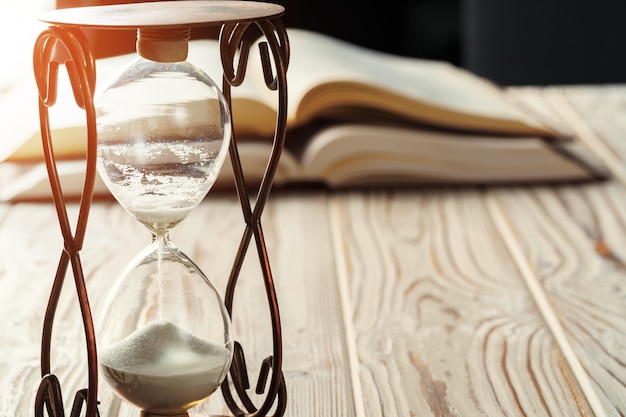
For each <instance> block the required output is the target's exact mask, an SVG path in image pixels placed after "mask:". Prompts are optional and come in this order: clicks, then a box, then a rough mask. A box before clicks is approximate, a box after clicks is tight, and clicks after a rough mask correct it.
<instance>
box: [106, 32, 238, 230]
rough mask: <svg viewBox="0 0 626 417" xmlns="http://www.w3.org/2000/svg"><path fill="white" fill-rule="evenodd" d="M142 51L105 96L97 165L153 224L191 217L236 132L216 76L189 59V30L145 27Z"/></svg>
mask: <svg viewBox="0 0 626 417" xmlns="http://www.w3.org/2000/svg"><path fill="white" fill-rule="evenodd" d="M138 34H139V35H138V40H137V49H138V52H139V53H140V56H139V57H138V58H137V60H136V61H135V62H133V63H132V64H131V65H130V66H129V67H127V68H125V69H124V70H123V71H122V72H121V74H119V75H117V76H116V77H115V78H114V79H113V81H111V82H110V83H109V85H108V86H107V87H106V88H105V89H104V90H103V91H102V93H100V94H98V96H97V97H96V100H95V105H96V112H97V131H98V156H99V164H98V168H99V171H100V174H101V177H102V178H103V180H104V182H105V183H106V184H107V186H108V187H109V189H110V190H111V192H112V194H113V195H114V196H115V198H116V199H117V200H118V201H119V202H120V204H122V206H124V208H126V210H127V211H128V212H130V213H131V214H132V215H133V216H135V217H136V218H137V220H139V221H140V222H142V223H143V224H145V225H146V226H147V227H148V228H150V229H151V230H166V229H168V228H171V227H173V226H174V225H175V224H177V223H178V222H180V221H181V220H182V219H184V218H185V217H186V216H187V215H188V214H189V212H190V211H191V210H192V209H193V208H194V207H195V206H196V205H197V204H198V203H199V202H200V201H201V200H202V198H203V197H204V196H205V195H206V193H207V192H208V190H209V189H210V188H211V186H212V185H213V183H214V182H215V180H216V178H217V175H218V172H219V170H220V168H221V166H222V164H223V162H224V158H225V156H226V153H227V152H226V151H227V147H228V143H229V141H230V135H231V122H230V113H229V111H228V106H227V103H226V101H225V99H224V96H223V95H222V93H221V92H220V91H219V89H218V87H217V86H216V84H215V83H214V82H213V80H212V79H211V78H210V77H209V76H208V75H206V74H205V73H204V72H202V71H201V70H200V69H198V68H197V67H195V66H193V65H191V64H190V63H188V62H187V61H185V59H186V57H187V42H188V40H187V39H188V37H189V29H178V28H174V29H140V30H139V31H138Z"/></svg>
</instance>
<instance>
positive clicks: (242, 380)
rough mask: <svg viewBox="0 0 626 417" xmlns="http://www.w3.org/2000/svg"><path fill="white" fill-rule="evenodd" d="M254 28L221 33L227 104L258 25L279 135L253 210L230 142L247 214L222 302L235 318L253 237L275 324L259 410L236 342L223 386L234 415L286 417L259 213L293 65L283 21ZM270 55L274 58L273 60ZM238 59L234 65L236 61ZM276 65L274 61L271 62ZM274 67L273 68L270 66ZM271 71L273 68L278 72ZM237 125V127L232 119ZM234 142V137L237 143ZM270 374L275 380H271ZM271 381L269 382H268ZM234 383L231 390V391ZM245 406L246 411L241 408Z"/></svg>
mask: <svg viewBox="0 0 626 417" xmlns="http://www.w3.org/2000/svg"><path fill="white" fill-rule="evenodd" d="M254 23H255V25H252V24H251V23H249V22H246V23H236V24H226V25H224V26H223V27H222V30H221V33H220V52H221V57H222V66H223V69H224V80H223V92H224V96H225V97H226V100H227V101H228V102H229V103H231V86H232V87H236V86H238V85H240V84H241V83H242V82H243V80H244V77H245V73H246V66H247V60H248V55H249V52H250V47H251V44H250V41H249V39H247V38H246V36H245V35H246V32H247V31H248V29H250V28H254V26H256V27H257V28H258V29H260V31H261V32H262V35H263V36H264V38H265V39H264V41H263V42H260V43H259V52H260V54H261V63H262V67H263V74H264V78H265V84H266V86H267V88H269V89H270V90H275V91H277V96H278V97H277V100H278V115H277V119H276V130H275V132H274V138H273V146H272V151H271V153H270V158H269V160H268V163H267V166H266V170H265V174H264V176H263V179H262V180H261V184H260V186H259V189H258V192H257V196H256V200H255V204H254V208H253V207H252V206H251V205H250V197H249V195H248V191H247V188H246V181H245V178H244V172H243V169H242V166H241V161H240V159H239V152H238V149H237V141H236V140H233V141H231V143H230V149H229V152H230V158H231V162H232V165H233V171H234V174H235V183H236V188H237V195H238V196H239V201H240V203H241V207H242V210H243V216H244V218H245V221H246V227H245V229H244V232H243V236H242V238H241V241H240V244H239V248H238V251H237V254H236V257H235V260H234V263H233V267H232V270H231V274H230V277H229V280H228V284H227V288H226V295H225V299H224V303H225V304H226V308H227V309H228V312H229V314H230V315H231V317H232V314H233V299H234V294H235V286H236V284H237V280H238V277H239V272H240V270H241V266H242V264H243V261H244V257H245V254H246V252H247V249H248V247H249V245H250V241H251V239H252V237H253V236H254V239H255V244H256V248H257V252H258V256H259V261H260V263H261V269H262V273H263V280H264V283H265V292H266V295H267V302H268V305H269V313H270V318H271V324H272V337H273V352H272V355H271V356H269V357H267V358H266V359H265V360H264V361H263V363H262V365H261V368H260V373H259V376H258V380H257V386H256V393H257V394H259V395H262V394H263V395H265V399H264V401H263V403H262V404H261V405H260V406H259V407H257V406H255V404H254V403H253V401H252V400H251V398H250V396H249V395H248V393H247V392H246V391H247V390H248V389H249V388H250V387H249V382H248V372H247V369H246V361H245V357H244V351H243V348H242V347H241V345H240V344H239V343H237V342H236V343H235V350H234V356H233V364H232V366H231V369H230V377H227V378H226V380H225V381H224V383H223V384H222V393H223V395H224V399H225V401H226V404H227V405H228V407H229V408H230V410H231V411H232V412H233V414H234V415H236V416H244V415H246V416H254V417H261V416H266V415H268V413H269V412H270V410H271V409H272V407H273V406H274V404H276V408H275V410H274V416H276V417H280V416H282V415H283V414H284V413H285V408H286V403H287V390H286V387H285V381H284V378H283V373H282V335H281V324H280V314H279V310H278V301H277V298H276V292H275V288H274V281H273V278H272V272H271V268H270V263H269V258H268V254H267V249H266V246H265V238H264V236H263V228H262V226H261V214H262V212H263V208H264V206H265V203H266V201H267V198H268V195H269V193H270V190H271V186H272V182H273V179H274V175H275V173H276V169H277V167H278V161H279V159H280V155H281V152H282V149H283V145H284V143H285V135H286V121H287V65H288V62H289V43H288V39H287V33H286V31H285V28H284V27H283V25H282V22H281V21H280V20H279V19H275V20H269V21H258V22H254ZM270 53H271V56H270ZM237 57H238V58H239V59H238V60H237V62H235V61H236V58H237ZM272 60H273V61H272ZM272 62H273V64H274V65H273V66H272ZM273 68H275V73H274V70H273ZM233 121H234V123H236V122H237V120H236V117H233ZM235 139H236V138H235ZM270 373H271V377H270ZM268 379H269V382H268ZM231 384H232V387H231ZM232 388H234V390H235V392H236V394H237V397H238V399H239V401H240V403H241V405H240V404H239V403H238V402H237V401H236V400H235V398H234V397H233V394H232V392H231V389H232ZM241 406H243V408H241Z"/></svg>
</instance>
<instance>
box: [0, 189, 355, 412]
mask: <svg viewBox="0 0 626 417" xmlns="http://www.w3.org/2000/svg"><path fill="white" fill-rule="evenodd" d="M326 205H327V202H326V198H325V196H324V195H316V194H312V195H293V196H290V195H285V196H278V197H277V198H275V199H274V200H272V199H271V200H270V202H269V203H268V206H267V208H266V213H265V214H264V218H263V224H264V231H265V235H266V239H267V243H268V251H269V254H270V257H271V261H272V265H273V267H274V275H275V280H276V286H277V293H278V297H279V303H280V307H281V313H282V319H283V320H282V324H283V338H284V373H285V378H286V381H287V386H288V395H289V402H288V410H287V413H288V414H289V415H292V416H308V415H333V416H352V415H354V404H353V399H352V394H351V386H350V379H349V369H347V367H346V366H345V364H346V363H347V360H346V359H345V358H346V353H345V346H346V342H345V340H344V337H343V328H342V324H341V320H340V319H339V317H341V309H340V307H341V306H340V304H339V298H338V295H337V293H338V291H337V284H336V281H335V264H334V255H333V248H332V245H331V244H330V243H329V242H330V229H329V222H328V214H327V209H326ZM75 209H76V207H75V206H72V207H71V209H70V211H71V213H72V215H75V211H76V210H75ZM242 230H243V217H242V215H241V209H240V206H239V203H238V202H237V201H236V199H235V198H234V197H232V198H231V197H223V196H218V197H216V198H210V199H209V200H208V201H207V202H206V203H203V204H202V205H201V206H200V207H198V209H197V210H196V211H194V212H193V213H192V214H191V215H190V217H189V218H188V219H186V220H185V221H184V222H183V223H181V224H180V225H179V227H177V228H176V229H175V230H174V232H173V233H172V237H173V240H174V242H175V243H176V244H177V245H178V246H179V247H180V248H181V249H182V250H183V251H184V252H185V253H187V254H188V255H189V256H190V257H191V258H192V259H193V260H194V261H196V263H197V264H198V265H199V266H200V267H201V269H203V270H204V271H205V272H206V274H207V275H208V276H209V277H210V278H211V280H212V281H213V283H214V285H215V286H216V288H217V289H218V291H220V292H221V293H223V290H224V288H225V285H226V280H227V277H228V273H229V271H230V267H231V264H232V260H233V256H234V253H235V250H236V248H237V245H238V244H239V239H240V236H241V232H242ZM0 236H1V237H2V238H1V239H0V245H2V246H1V249H2V251H3V252H2V253H3V257H2V258H1V259H2V261H1V262H2V263H1V264H0V265H1V268H0V274H1V275H0V287H1V288H2V292H1V293H0V302H1V303H0V314H1V316H2V317H3V325H2V332H0V338H1V343H0V392H2V393H3V394H2V395H1V396H0V415H2V416H3V417H4V416H5V415H6V416H9V415H11V416H14V415H29V414H30V413H31V412H32V408H33V404H34V394H35V390H36V387H37V384H38V383H39V378H40V375H39V372H40V371H39V344H40V342H39V340H40V334H41V326H42V320H43V312H44V310H45V305H46V303H47V299H48V296H49V290H50V284H51V282H52V278H53V276H54V271H55V269H56V265H57V263H58V257H59V255H60V252H61V247H62V245H61V238H60V232H59V227H58V225H57V222H56V215H55V213H54V209H53V207H52V206H51V205H46V204H42V205H26V204H21V205H16V206H11V207H10V208H9V209H8V211H7V213H6V215H5V216H4V219H3V221H2V222H0ZM149 240H150V235H149V233H148V231H147V230H145V229H144V228H143V226H141V225H139V224H138V223H137V222H136V221H135V220H133V219H132V218H131V217H130V216H129V215H128V214H127V213H126V212H124V211H123V210H122V209H121V208H120V207H119V206H117V205H116V204H114V203H113V204H94V206H93V208H92V211H91V214H90V222H89V227H88V231H87V237H86V240H85V246H84V249H83V251H82V252H81V258H82V261H83V267H84V269H85V275H86V279H87V286H88V290H89V293H90V297H91V299H90V301H91V306H92V310H93V311H94V316H96V317H97V316H98V312H99V310H100V308H101V307H102V301H103V298H104V296H105V295H106V293H107V292H108V290H109V288H110V286H111V285H112V283H113V281H114V280H115V278H116V277H117V276H118V275H119V274H120V272H121V271H122V269H123V268H124V267H125V266H126V264H127V263H128V262H129V261H130V260H131V259H132V258H133V257H134V256H135V254H137V253H138V252H139V251H140V250H141V249H143V248H144V247H145V246H146V245H147V244H148V243H149ZM259 273H260V271H259V266H258V261H257V258H256V253H255V252H252V253H250V254H249V256H248V259H247V260H246V262H245V265H244V268H243V270H242V274H241V278H240V281H239V284H238V286H237V295H236V298H235V321H234V330H235V332H236V337H237V340H239V341H241V342H242V344H243V346H244V349H245V350H246V355H247V360H248V366H249V367H250V368H251V369H250V375H251V379H252V380H251V383H252V384H253V386H254V384H256V380H255V375H257V372H258V367H259V365H260V362H261V360H262V359H263V358H264V357H265V356H267V355H268V354H269V353H271V340H270V338H271V333H270V332H269V328H268V327H267V326H268V314H267V307H266V301H265V298H264V292H263V291H264V290H263V284H262V281H261V278H260V275H259ZM73 290H74V289H73V284H72V282H71V280H69V281H67V283H66V285H65V288H64V292H63V296H62V298H61V301H60V303H59V308H58V313H57V319H56V325H55V331H54V335H55V341H54V344H53V361H52V363H53V371H54V372H55V373H56V374H57V375H58V376H59V378H60V380H61V381H62V382H63V386H64V397H65V400H66V402H67V404H66V409H67V410H69V406H70V404H69V403H70V402H71V397H72V396H73V393H74V392H75V391H76V390H77V389H78V388H82V387H84V385H85V383H86V382H85V381H86V379H85V374H86V368H85V365H84V364H85V362H84V361H85V354H84V352H83V351H84V343H83V340H84V336H83V334H82V328H81V327H80V315H79V312H78V308H77V304H76V302H75V298H74V293H73ZM99 397H100V399H101V405H100V411H101V415H102V416H110V417H113V416H118V415H119V416H136V415H137V411H136V410H134V409H132V408H131V407H129V406H126V405H124V404H120V402H119V401H117V400H116V399H115V398H114V397H113V396H112V393H111V390H110V389H109V388H108V387H107V386H106V385H105V384H104V382H102V383H101V387H100V395H99ZM194 412H195V413H211V414H227V415H230V414H231V413H230V412H228V410H227V409H226V407H225V406H224V403H223V400H222V398H221V393H219V392H218V393H216V394H214V396H213V397H212V398H211V399H210V400H209V401H208V402H207V403H205V404H203V405H201V406H199V407H197V409H195V410H194Z"/></svg>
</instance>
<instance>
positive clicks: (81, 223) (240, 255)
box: [33, 0, 289, 417]
mask: <svg viewBox="0 0 626 417" xmlns="http://www.w3.org/2000/svg"><path fill="white" fill-rule="evenodd" d="M185 3H186V4H187V5H189V7H190V8H191V9H193V8H194V7H198V8H202V10H203V11H204V13H205V14H206V13H208V12H207V10H209V9H211V8H213V9H215V10H217V11H218V13H217V15H216V16H213V15H211V16H209V17H208V18H207V16H208V15H205V16H204V20H202V19H203V16H202V13H198V10H199V9H194V10H195V11H194V10H190V11H189V13H188V16H190V18H189V19H188V20H185V16H180V15H176V13H177V12H180V7H181V5H182V4H185ZM222 5H224V6H223V7H222ZM156 7H158V9H159V13H161V15H162V16H164V19H165V21H167V20H168V19H172V16H175V17H174V20H176V22H174V23H169V24H173V25H179V26H180V25H189V26H215V25H219V26H220V27H221V31H220V39H219V42H220V53H221V60H222V67H223V93H224V96H225V97H226V100H227V101H228V103H229V106H230V105H231V87H237V86H238V85H240V84H241V83H242V81H243V79H244V77H245V74H246V66H247V60H248V55H249V52H250V48H251V42H250V39H249V38H250V37H249V36H246V35H247V33H249V32H251V31H252V29H253V28H256V29H258V30H260V32H261V34H262V36H263V37H264V41H263V42H260V43H259V45H260V46H259V49H260V50H259V52H260V54H261V61H262V66H263V73H264V76H265V83H266V86H267V88H269V89H271V90H275V91H277V100H278V116H277V120H276V130H275V132H274V137H273V148H272V152H271V155H270V158H269V160H268V163H267V167H266V172H265V175H264V177H263V179H262V181H261V184H260V188H259V190H258V193H257V195H256V198H255V203H254V205H251V199H250V196H249V194H248V190H247V188H246V181H245V175H244V167H242V165H241V161H240V159H239V151H238V148H237V140H236V137H235V136H233V140H232V141H231V144H230V149H229V153H230V158H231V162H232V166H233V171H234V174H235V188H236V190H237V195H238V197H239V201H240V203H241V207H242V212H243V217H244V220H245V223H246V227H245V229H244V232H243V236H242V238H241V242H240V245H239V248H238V251H237V254H236V257H235V259H234V262H233V266H232V270H231V274H230V277H229V280H228V284H227V288H226V294H225V297H224V302H225V304H226V308H227V309H228V312H229V314H230V315H231V317H232V314H233V310H232V307H233V301H234V297H235V288H236V285H237V280H238V278H239V273H240V270H241V266H242V264H243V261H244V258H245V254H246V252H247V250H248V247H249V245H250V242H251V240H252V237H254V241H255V244H256V248H257V252H258V256H259V261H260V264H261V270H262V275H263V280H264V284H265V291H266V296H267V303H268V307H269V314H270V318H271V324H272V338H273V352H272V354H271V355H270V356H268V357H267V358H266V359H265V360H264V361H263V363H262V365H261V370H260V374H259V376H258V378H257V386H256V393H257V394H259V395H261V394H263V395H264V396H265V398H264V400H263V402H262V404H261V405H260V406H256V405H255V404H254V403H253V401H252V400H251V398H250V396H249V395H248V394H247V390H248V389H249V383H248V371H247V369H246V365H245V363H246V362H245V356H244V350H243V348H242V347H241V345H240V344H239V343H237V342H235V349H234V356H233V363H232V366H231V369H230V377H227V378H226V380H225V381H224V383H223V384H222V393H223V395H224V399H225V401H226V404H227V405H228V407H229V408H230V410H231V412H232V413H233V414H234V415H235V416H254V417H262V416H267V415H268V414H269V413H270V412H271V410H272V409H274V411H273V412H274V414H273V415H274V416H277V417H280V416H282V415H283V414H284V413H285V407H286V401H287V391H286V387H285V381H284V378H283V373H282V336H281V324H280V314H279V308H278V301H277V297H276V292H275V288H274V281H273V277H272V272H271V268H270V263H269V258H268V254H267V249H266V245H265V239H264V236H263V228H262V225H261V214H262V212H263V208H264V206H265V203H266V201H267V198H268V196H269V193H270V190H271V187H272V182H273V178H274V174H275V172H276V169H277V166H278V160H279V158H280V155H281V152H282V149H283V145H284V141H285V134H286V119H287V78H286V73H287V65H288V62H289V43H288V39H287V33H286V31H285V29H284V27H283V25H282V22H281V20H280V16H281V15H282V14H283V12H284V9H283V8H282V7H281V6H278V5H273V4H272V5H270V4H266V3H255V2H247V1H236V0H231V1H219V0H215V1H188V2H176V1H172V2H148V3H138V4H133V5H116V6H96V7H88V8H76V9H63V10H57V11H54V12H51V13H49V14H48V15H44V16H43V17H42V20H43V21H45V22H48V23H50V26H49V27H48V28H47V29H46V30H44V31H43V32H42V33H41V34H40V35H39V37H38V38H37V41H36V42H35V46H34V53H33V66H34V72H35V78H36V81H37V86H38V91H39V113H40V129H41V136H42V141H43V148H44V155H45V162H46V166H47V170H48V176H49V179H50V185H51V189H52V195H53V200H54V204H55V208H56V211H57V217H58V219H59V223H60V225H61V233H62V236H63V241H64V247H63V250H62V252H61V257H60V261H59V265H58V268H57V271H56V274H55V277H54V281H53V286H52V290H51V294H50V299H49V302H48V306H47V309H46V313H45V317H44V323H43V335H42V345H41V375H42V380H41V382H40V385H39V389H38V391H37V395H36V399H35V416H36V417H43V416H44V413H46V412H47V414H48V415H49V416H50V417H64V415H65V413H64V409H63V398H62V389H61V383H60V381H59V380H58V378H57V377H56V376H55V375H54V373H52V371H51V363H50V362H51V361H50V356H51V355H50V353H51V339H52V331H53V322H54V316H55V312H56V307H57V304H58V301H59V297H60V294H61V289H62V287H63V284H64V280H65V277H66V275H67V272H68V267H69V265H70V264H71V266H72V274H73V277H74V283H75V287H76V294H77V297H78V302H79V306H80V311H81V314H82V321H83V327H84V332H85V343H86V349H87V368H88V369H87V370H88V383H87V388H85V389H82V390H79V391H78V392H77V393H76V394H75V397H74V402H73V406H72V409H71V411H70V416H71V417H78V416H79V415H81V413H82V411H83V407H84V408H85V411H84V413H85V416H87V417H95V416H98V365H97V349H96V336H95V330H94V325H93V319H92V314H91V309H90V306H89V297H88V294H87V288H86V285H85V279H84V275H83V269H82V266H81V260H80V250H81V248H82V245H83V241H84V237H85V231H86V226H87V220H88V216H89V211H90V207H91V202H92V198H93V192H94V183H95V178H96V147H97V138H96V122H95V110H94V103H93V95H94V90H95V84H96V74H95V60H94V56H93V53H92V51H91V47H90V45H89V42H88V40H87V38H86V37H85V35H84V33H83V32H82V30H81V27H82V26H91V27H93V26H98V27H99V28H103V29H110V28H113V29H115V28H118V29H119V28H129V27H132V28H137V27H142V26H151V25H160V26H161V27H162V26H164V24H163V22H162V21H159V22H150V21H148V22H145V19H144V18H143V16H145V15H146V14H145V13H143V12H144V11H146V10H147V9H146V8H149V9H150V10H151V11H154V10H156ZM220 7H221V8H220ZM110 11H115V12H119V15H120V16H123V17H122V19H121V20H115V19H113V21H111V22H108V21H107V20H106V19H107V18H106V17H103V16H105V14H106V13H105V12H107V13H108V12H110ZM129 11H130V15H129V14H128V13H129ZM133 13H136V16H135V18H136V19H137V20H138V21H139V24H135V25H133V24H130V23H129V22H128V21H127V20H125V19H128V18H129V16H131V20H132V14H133ZM199 15H200V16H199ZM198 16H199V17H198ZM94 22H96V23H94ZM109 23H110V26H109ZM167 24H168V23H167V22H166V23H165V25H167ZM58 48H63V50H64V51H65V52H66V54H63V56H64V58H63V60H64V61H63V62H60V59H59V58H57V57H58V56H60V55H61V54H59V53H58V51H57V49H58ZM55 51H56V52H55ZM237 58H238V59H237ZM235 61H237V62H235ZM63 63H64V64H65V67H66V68H67V71H68V74H69V78H70V82H71V85H72V90H73V94H74V98H75V100H76V103H77V104H78V106H79V107H80V108H82V109H83V110H84V111H85V115H86V124H87V138H86V141H87V152H86V161H85V181H84V187H83V193H82V196H81V199H80V206H79V214H78V220H77V223H76V225H75V228H74V232H72V227H71V225H70V222H69V217H68V214H67V203H66V199H65V197H64V195H63V190H62V185H61V181H60V178H59V174H58V172H57V165H56V159H55V155H54V147H53V141H52V134H51V130H50V123H49V120H50V119H49V112H48V110H49V108H50V107H52V106H53V105H54V104H55V100H56V93H57V84H58V71H59V68H60V66H61V64H63ZM272 64H273V65H272ZM231 109H232V106H231ZM233 122H234V123H236V115H233ZM270 375H271V376H270ZM268 380H269V382H268ZM233 388H234V391H235V395H233V393H232V389H233Z"/></svg>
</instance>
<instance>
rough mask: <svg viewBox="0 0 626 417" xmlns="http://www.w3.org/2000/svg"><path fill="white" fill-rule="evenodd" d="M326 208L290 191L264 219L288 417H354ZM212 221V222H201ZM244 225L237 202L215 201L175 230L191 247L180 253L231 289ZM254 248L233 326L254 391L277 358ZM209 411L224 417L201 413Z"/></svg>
mask: <svg viewBox="0 0 626 417" xmlns="http://www.w3.org/2000/svg"><path fill="white" fill-rule="evenodd" d="M326 207H327V199H326V197H325V196H324V194H316V193H311V194H307V193H302V194H300V193H295V194H290V193H285V194H277V195H276V196H274V198H271V199H270V200H269V202H268V206H267V207H266V209H265V211H264V214H263V231H264V234H265V238H266V242H267V248H268V253H269V256H270V261H271V265H272V271H273V275H274V279H275V284H276V291H277V296H278V302H279V305H280V309H281V319H282V325H283V346H284V374H285V378H286V381H287V389H288V395H289V402H288V405H287V412H286V413H287V415H290V416H312V415H315V416H353V415H354V404H353V399H352V392H351V387H350V379H349V369H348V368H347V367H346V364H347V359H346V352H345V345H346V342H345V340H344V336H343V326H342V322H341V320H340V317H341V310H340V307H341V306H340V304H339V297H338V291H337V283H336V279H335V257H334V252H333V247H332V245H331V244H330V242H331V238H330V226H329V221H328V212H327V208H326ZM224 211H230V212H232V213H234V217H231V216H230V214H229V215H228V216H227V217H226V218H225V219H224V218H222V216H223V212H224ZM208 218H212V219H213V220H212V221H209V222H204V223H203V222H202V219H208ZM242 219H243V218H242V216H241V209H240V208H239V206H238V204H234V203H233V204H230V205H228V206H225V205H221V206H219V207H215V206H214V205H213V204H211V202H210V201H209V202H208V204H205V205H203V206H202V207H200V209H199V210H197V211H194V212H193V213H192V217H191V218H190V219H189V222H184V223H182V224H181V225H180V229H179V230H177V231H176V239H178V236H180V237H183V238H184V240H185V241H186V244H185V247H183V246H182V244H181V245H180V247H181V249H183V250H184V251H185V252H186V253H188V254H190V256H192V257H193V258H194V259H197V260H198V265H199V266H200V268H201V269H203V270H204V271H206V272H207V273H208V274H209V276H210V277H215V278H216V282H215V284H216V286H217V288H218V289H222V288H224V287H225V285H226V278H227V274H228V272H230V266H231V263H232V259H233V255H234V251H235V249H236V247H237V245H238V244H239V237H240V235H241V230H243V224H242V222H243V220H242ZM232 229H235V230H236V233H233V232H232V231H230V230H232ZM229 231H230V232H229ZM211 236H213V237H214V238H211ZM251 248H252V250H251V251H249V252H248V255H247V258H246V262H245V264H244V267H243V269H242V273H241V278H240V280H239V282H238V286H237V293H236V296H235V305H234V327H235V330H236V333H237V339H238V340H239V341H240V342H241V343H242V346H243V347H244V350H245V351H246V359H247V364H248V367H249V368H250V375H251V381H250V382H251V384H252V385H253V386H254V385H255V384H256V375H257V374H258V368H259V365H260V364H261V361H262V359H263V358H264V357H265V356H267V355H269V354H270V353H271V345H270V338H269V336H270V333H269V327H268V326H269V321H268V313H267V303H266V301H265V293H264V289H263V283H262V280H261V276H260V268H259V263H258V257H257V254H256V249H255V247H254V246H253V244H252V246H251ZM225 249H228V250H226V251H225ZM229 251H230V252H232V253H228V252H229ZM225 252H226V253H227V255H228V256H224V253H225ZM253 397H254V396H253ZM207 410H208V411H210V412H219V411H220V410H219V409H218V410H214V409H211V408H209V409H203V408H200V410H199V411H201V412H204V411H207ZM228 414H230V413H228Z"/></svg>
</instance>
